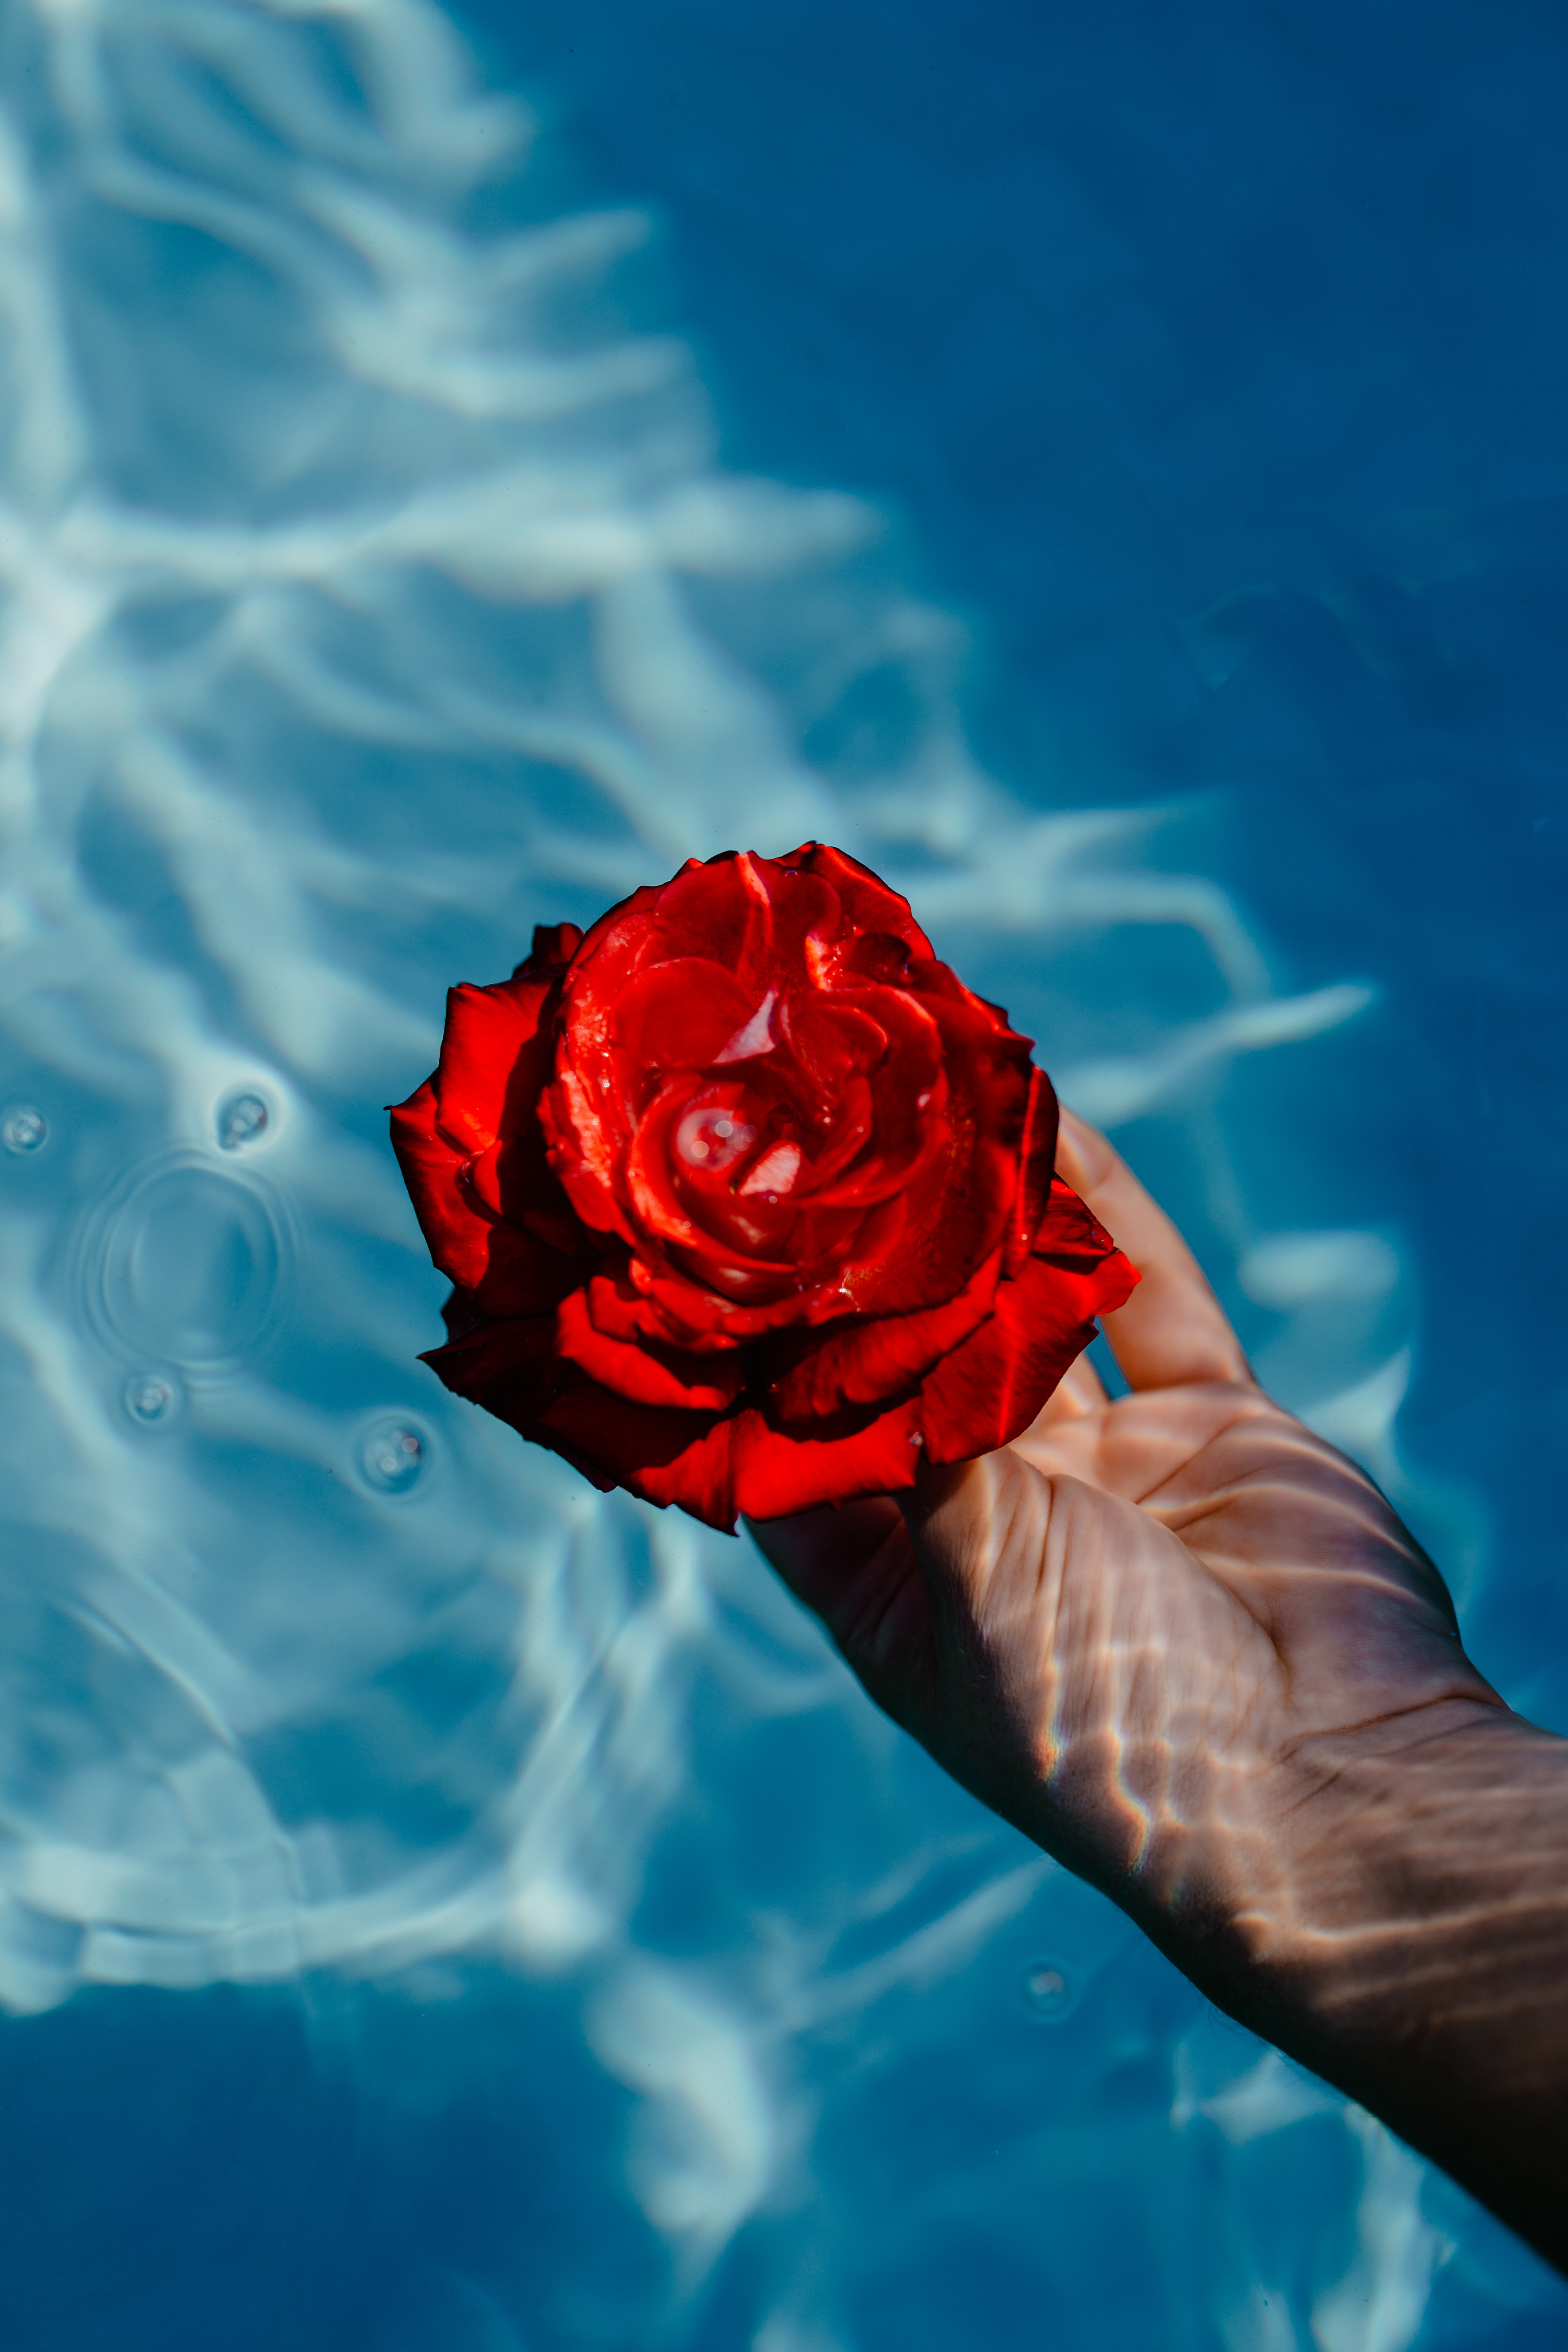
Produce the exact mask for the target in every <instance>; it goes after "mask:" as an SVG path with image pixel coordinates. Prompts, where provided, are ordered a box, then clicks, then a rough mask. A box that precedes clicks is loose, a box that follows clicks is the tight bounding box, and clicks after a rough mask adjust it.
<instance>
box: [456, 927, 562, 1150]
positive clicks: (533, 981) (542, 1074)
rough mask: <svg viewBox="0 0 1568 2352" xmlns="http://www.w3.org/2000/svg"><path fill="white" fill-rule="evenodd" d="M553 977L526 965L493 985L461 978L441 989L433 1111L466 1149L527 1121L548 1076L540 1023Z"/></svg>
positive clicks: (546, 1014) (484, 1146)
mask: <svg viewBox="0 0 1568 2352" xmlns="http://www.w3.org/2000/svg"><path fill="white" fill-rule="evenodd" d="M558 986H559V982H558V980H557V979H556V978H555V977H554V976H552V975H550V974H541V973H536V972H530V971H529V970H528V967H527V966H526V965H525V966H524V967H523V971H522V977H521V978H520V979H517V980H503V981H502V982H500V984H499V986H497V987H495V988H473V987H470V986H468V984H467V983H465V984H464V985H463V986H462V987H461V988H453V989H449V990H448V991H447V1027H446V1034H444V1036H443V1037H442V1039H441V1059H440V1062H439V1064H438V1065H437V1070H436V1076H435V1080H434V1084H435V1087H436V1116H437V1121H438V1123H439V1125H440V1128H441V1131H442V1133H443V1134H444V1135H447V1136H449V1137H450V1139H451V1140H452V1141H453V1143H455V1144H456V1145H457V1147H458V1150H460V1151H462V1152H463V1153H464V1154H465V1155H466V1156H470V1155H472V1154H473V1153H475V1152H479V1151H488V1150H489V1147H490V1145H491V1144H492V1143H493V1142H494V1141H495V1139H496V1138H497V1136H498V1135H500V1134H501V1133H503V1132H505V1131H510V1132H513V1133H515V1132H516V1131H517V1130H518V1129H521V1127H523V1126H524V1125H525V1124H527V1123H528V1122H530V1121H531V1118H532V1116H533V1106H534V1104H535V1102H536V1101H537V1100H538V1098H539V1094H540V1090H541V1089H542V1087H543V1085H544V1083H545V1081H546V1079H547V1078H548V1077H549V1076H550V1043H549V1038H548V1035H541V1034H540V1033H541V1026H542V1022H544V1021H546V1020H547V1019H548V1018H550V1017H551V1016H552V1015H553V1013H554V1008H555V1000H556V992H557V989H558Z"/></svg>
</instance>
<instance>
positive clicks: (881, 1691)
mask: <svg viewBox="0 0 1568 2352" xmlns="http://www.w3.org/2000/svg"><path fill="white" fill-rule="evenodd" d="M1058 1170H1059V1171H1060V1173H1061V1174H1062V1175H1063V1176H1064V1177H1065V1178H1066V1179H1067V1181H1068V1183H1070V1184H1072V1185H1073V1186H1074V1188H1075V1189H1076V1190H1077V1191H1078V1192H1080V1193H1081V1194H1082V1195H1083V1197H1084V1199H1085V1200H1086V1201H1087V1202H1089V1206H1090V1207H1091V1208H1092V1209H1093V1211H1094V1213H1095V1214H1096V1215H1097V1216H1098V1217H1099V1218H1100V1220H1101V1222H1102V1223H1104V1224H1105V1225H1107V1226H1108V1227H1109V1229H1110V1232H1111V1233H1113V1234H1115V1236H1116V1238H1117V1240H1118V1242H1119V1243H1120V1244H1121V1246H1122V1248H1123V1249H1124V1250H1125V1251H1126V1252H1127V1254H1128V1255H1129V1256H1130V1257H1131V1259H1132V1261H1133V1263H1134V1264H1135V1265H1138V1266H1139V1267H1140V1268H1141V1269H1142V1276H1143V1279H1142V1283H1141V1285H1140V1286H1139V1287H1138V1289H1137V1290H1136V1291H1135V1292H1134V1293H1133V1296H1132V1298H1131V1301H1130V1303H1129V1304H1128V1305H1127V1306H1126V1307H1122V1308H1121V1310H1120V1312H1119V1313H1117V1314H1114V1315H1110V1316H1107V1317H1106V1318H1105V1329H1106V1331H1107V1334H1108V1335H1109V1337H1110V1342H1111V1345H1112V1347H1113V1349H1114V1350H1115V1353H1116V1358H1117V1361H1118V1363H1119V1364H1120V1365H1121V1370H1122V1372H1123V1373H1124V1375H1125V1377H1126V1379H1127V1381H1129V1383H1130V1386H1131V1393H1130V1394H1129V1395H1127V1396H1125V1397H1122V1398H1119V1399H1117V1400H1115V1401H1112V1400H1111V1399H1110V1398H1109V1397H1108V1396H1107V1394H1106V1392H1105V1390H1104V1388H1103V1386H1102V1385H1101V1383H1100V1379H1099V1377H1098V1375H1097V1374H1096V1372H1095V1371H1094V1370H1093V1368H1092V1366H1091V1365H1089V1362H1088V1361H1087V1360H1080V1361H1079V1363H1078V1364H1077V1365H1076V1366H1075V1367H1074V1369H1073V1370H1072V1372H1071V1373H1070V1374H1069V1375H1068V1379H1067V1380H1066V1381H1063V1383H1062V1385H1061V1387H1060V1388H1059V1389H1058V1391H1057V1393H1056V1394H1055V1396H1053V1397H1052V1399H1051V1400H1050V1402H1049V1403H1048V1404H1047V1407H1046V1409H1045V1411H1044V1412H1042V1414H1041V1415H1040V1417H1039V1419H1038V1421H1037V1422H1036V1423H1035V1424H1034V1426H1033V1428H1031V1429H1030V1430H1029V1431H1028V1432H1027V1433H1026V1434H1025V1435H1024V1436H1023V1437H1021V1438H1019V1439H1018V1440H1017V1441H1016V1443H1015V1444H1012V1445H1010V1446H1007V1447H1005V1448H1004V1449H1003V1450H1002V1451H1001V1452H999V1453H996V1454H987V1455H985V1456H984V1457H983V1458H982V1459H980V1460H978V1461H974V1462H968V1463H963V1464H961V1465H957V1466H956V1467H954V1468H951V1469H942V1470H931V1469H930V1468H928V1469H926V1470H925V1471H924V1472H923V1474H922V1475H921V1481H920V1483H919V1485H918V1486H916V1488H915V1489H914V1491H913V1493H912V1494H908V1495H905V1496H900V1498H899V1499H898V1500H897V1501H895V1500H893V1499H891V1498H885V1497H884V1498H874V1499H871V1500H868V1501H865V1502H861V1503H857V1504H853V1505H849V1506H847V1507H844V1508H842V1509H839V1510H837V1511H835V1510H831V1509H828V1510H820V1511H813V1512H807V1513H805V1514H803V1515H802V1516H800V1517H795V1518H790V1519H773V1520H769V1521H767V1522H765V1523H763V1524H759V1525H756V1526H755V1527H754V1528H753V1529H752V1532H753V1534H754V1535H755V1537H756V1538H757V1541H758V1542H759V1544H760V1545H761V1547H762V1549H763V1552H764V1553H765V1554H766V1555H767V1557H768V1559H770V1560H771V1561H772V1562H773V1566H774V1567H775V1568H776V1569H777V1570H778V1571H779V1573H780V1574H781V1575H782V1576H783V1577H784V1580H785V1581H786V1582H787V1583H788V1584H789V1586H790V1587H791V1589H792V1590H793V1591H795V1594H796V1595H797V1596H798V1597H799V1599H800V1600H802V1601H804V1602H805V1604H806V1606H807V1607H808V1608H810V1609H812V1610H813V1611H815V1612H816V1614H817V1615H818V1616H819V1617H820V1618H821V1620H822V1621H823V1622H824V1624H825V1625H826V1629H827V1631H828V1633H829V1634H830V1635H831V1636H832V1638H833V1640H834V1642H835V1643H837V1647H838V1648H839V1650H840V1651H841V1652H842V1653H843V1655H844V1656H845V1658H846V1659H847V1662H848V1664H849V1665H850V1666H851V1668H852V1669H853V1670H854V1672H855V1674H856V1675H858V1677H859V1679H860V1681H861V1683H862V1684H863V1685H865V1688H866V1689H867V1691H868V1693H869V1695H870V1696H871V1697H872V1698H873V1699H874V1700H875V1701H876V1702H877V1704H878V1705H879V1706H880V1707H882V1708H883V1709H885V1711H886V1712H887V1713H888V1714H889V1716H891V1717H892V1718H893V1720H894V1721H895V1722H896V1723H898V1724H900V1725H901V1726H902V1727H903V1728H904V1729H905V1730H907V1731H909V1732H910V1733H911V1734H912V1735H913V1737H914V1738H917V1739H918V1740H920V1741H921V1745H922V1746H923V1747H925V1748H928V1749H929V1750H930V1752H931V1755H932V1756H933V1757H934V1758H935V1759H936V1760H937V1761H938V1762H939V1763H940V1764H942V1766H943V1767H944V1768H945V1769H947V1770H948V1771H949V1772H951V1773H952V1776H953V1777H954V1779H955V1780H959V1781H961V1782H962V1783H963V1785H964V1787H966V1788H968V1789H970V1790H973V1793H974V1794H975V1795H976V1796H977V1797H979V1798H981V1799H982V1800H983V1801H984V1803H986V1804H987V1805H989V1806H991V1807H992V1808H993V1809H994V1811H997V1812H998V1813H1000V1814H1002V1815H1003V1816H1004V1817H1005V1819H1007V1820H1008V1821H1010V1822H1014V1823H1015V1824H1016V1826H1017V1827H1018V1828H1019V1829H1021V1830H1022V1831H1023V1832H1025V1834H1026V1835H1027V1836H1028V1837H1030V1838H1033V1839H1034V1840H1035V1841H1036V1842H1037V1843H1038V1844H1039V1845H1041V1846H1042V1847H1044V1849H1045V1850H1046V1852H1047V1853H1050V1854H1053V1855H1055V1856H1056V1857H1057V1858H1058V1860H1059V1861H1061V1862H1063V1863H1065V1864H1067V1865H1068V1867H1069V1868H1070V1869H1072V1870H1075V1871H1077V1872H1078V1873H1079V1874H1080V1875H1081V1876H1083V1877H1085V1878H1087V1879H1089V1880H1090V1881H1091V1882H1092V1883H1093V1884H1094V1885H1097V1886H1100V1887H1101V1888H1102V1889H1103V1890H1104V1891H1105V1893H1106V1894H1108V1895H1110V1897H1111V1898H1112V1900H1113V1901H1115V1902H1117V1903H1119V1904H1120V1905H1121V1906H1122V1908H1123V1909H1124V1910H1126V1911H1127V1912H1128V1913H1129V1914H1130V1915H1131V1917H1132V1918H1134V1919H1135V1920H1136V1921H1137V1922H1138V1924H1139V1926H1140V1927H1142V1928H1143V1929H1144V1930H1145V1931H1146V1933H1147V1934H1149V1935H1150V1936H1151V1937H1152V1938H1153V1940H1154V1941H1155V1942H1156V1943H1157V1944H1158V1945H1159V1946H1160V1947H1161V1948H1162V1949H1163V1951H1164V1952H1165V1953H1166V1954H1167V1955H1168V1956H1169V1957H1170V1958H1171V1959H1173V1961H1174V1962H1175V1964H1176V1966H1177V1967H1178V1968H1180V1969H1183V1970H1184V1973H1185V1974H1186V1975H1187V1976H1189V1977H1190V1978H1191V1979H1193V1981H1194V1983H1195V1984H1196V1985H1198V1986H1199V1987H1200V1988H1201V1990H1203V1991H1204V1992H1205V1994H1206V1995H1207V1996H1208V1998H1209V1999H1210V2000H1214V2001H1215V2002H1216V2003H1217V2004H1218V2005H1219V2006H1220V2007H1221V2008H1223V2009H1225V2010H1226V2011H1228V2012H1229V2013H1230V2014H1231V2015H1232V2016H1234V2017H1236V2018H1238V2019H1239V2020H1241V2021H1242V2022H1244V2023H1245V2024H1247V2025H1248V2026H1250V2027H1252V2028H1253V2029H1254V2030H1255V2031H1256V2032H1259V2033H1261V2034H1264V2035H1266V2036H1267V2037H1268V2039H1269V2040H1271V2041H1273V2042H1276V2043H1277V2044H1278V2046H1279V2048H1281V2049H1282V2050H1284V2051H1286V2052H1287V2053H1289V2055H1290V2056H1292V2057H1294V2058H1296V2059H1298V2060H1299V2061H1300V2062H1301V2063H1304V2064H1306V2065H1308V2066H1310V2067H1311V2068H1313V2069H1314V2070H1315V2071H1316V2072H1317V2073H1318V2074H1321V2075H1322V2076H1323V2077H1324V2078H1325V2079H1327V2080H1328V2081H1330V2082H1331V2083H1333V2084H1336V2085H1337V2086H1338V2087H1339V2088H1340V2089H1342V2091H1345V2092H1347V2093H1348V2094H1349V2095H1351V2096H1352V2097H1353V2098H1355V2099H1357V2100H1359V2101H1360V2102H1361V2103H1362V2104H1363V2105H1364V2106H1366V2107H1368V2108H1370V2109H1371V2110H1372V2112H1373V2113H1374V2114H1375V2115H1378V2116H1381V2117H1382V2118H1383V2119H1384V2121H1385V2122H1386V2123H1388V2124H1389V2125H1390V2126H1392V2127H1393V2128H1394V2130H1395V2131H1397V2132H1398V2133H1400V2134H1401V2135H1402V2136H1403V2137H1405V2139H1406V2140H1408V2141H1409V2142H1410V2143H1411V2145H1412V2146H1414V2147H1417V2148H1419V2149H1421V2150H1422V2151H1423V2153H1425V2154H1426V2155H1427V2156H1429V2157H1431V2158H1433V2159H1434V2160H1435V2161H1436V2162H1437V2163H1438V2164H1440V2165H1442V2166H1443V2167H1444V2168H1445V2169H1446V2170H1447V2171H1448V2172H1449V2173H1450V2174H1451V2175H1452V2176H1453V2177H1454V2178H1455V2179H1458V2180H1459V2181H1460V2182H1462V2183H1463V2184H1464V2186H1465V2187H1467V2188H1468V2189H1470V2190H1471V2192H1472V2193H1473V2194H1474V2195H1475V2196H1477V2197H1478V2198H1479V2199H1480V2200H1481V2201H1482V2202H1483V2203H1485V2204H1486V2205H1488V2206H1489V2207H1490V2208H1491V2210H1493V2211H1494V2212H1495V2213H1497V2214H1498V2215H1499V2216H1500V2218H1501V2219H1502V2220H1503V2221H1507V2222H1509V2223H1510V2225H1511V2226H1512V2227H1513V2228H1514V2229H1516V2230H1517V2231H1519V2232H1520V2233H1521V2235H1522V2236H1523V2237H1525V2238H1526V2239H1528V2240H1529V2241H1530V2242H1531V2243H1532V2244H1533V2245H1534V2246H1535V2247H1536V2248H1537V2250H1538V2251H1539V2252H1541V2253H1542V2254H1543V2255H1545V2256H1546V2258H1547V2259H1548V2260H1549V2261H1550V2262H1552V2263H1555V2264H1556V2265H1557V2267H1558V2268H1559V2269H1563V2270H1568V2215H1565V2210H1564V2209H1565V2207H1568V2200H1564V2198H1563V2193H1562V2189H1563V2183H1564V2182H1565V2181H1568V1742H1564V1741H1562V1740H1559V1739H1556V1738H1552V1736H1551V1735H1550V1734H1548V1733H1545V1732H1542V1731H1540V1730H1538V1729H1536V1728H1535V1727H1533V1726H1531V1725H1530V1724H1528V1723H1526V1722H1524V1721H1523V1720H1522V1718H1521V1717H1518V1716H1516V1715H1514V1714H1513V1713H1511V1711H1510V1709H1509V1708H1508V1707H1507V1706H1505V1705H1504V1703H1503V1701H1502V1700H1501V1699H1500V1696H1498V1694H1497V1692H1496V1691H1495V1690H1493V1688H1492V1687H1491V1685H1489V1683H1488V1682H1487V1681H1486V1679H1485V1678H1484V1676H1483V1675H1481V1674H1479V1672H1478V1670H1477V1669H1476V1667H1475V1666H1474V1665H1473V1664H1471V1663H1470V1661H1469V1659H1468V1657H1467V1656H1466V1654H1465V1651H1464V1648H1463V1645H1462V1643H1461V1641H1460V1638H1459V1630H1458V1622H1457V1620H1456V1618H1455V1614H1454V1610H1453V1604H1452V1602H1451V1601H1450V1600H1449V1597H1448V1594H1447V1590H1446V1588H1445V1586H1444V1583H1443V1580H1442V1578H1441V1577H1440V1576H1439V1574H1438V1572H1437V1570H1436V1568H1435V1567H1434V1566H1433V1564H1432V1562H1431V1560H1430V1559H1427V1557H1426V1553H1425V1552H1424V1551H1423V1550H1422V1549H1421V1547H1420V1545H1419V1544H1417V1543H1416V1541H1415V1538H1414V1537H1413V1536H1412V1535H1411V1534H1410V1533H1409V1531H1408V1530H1407V1529H1406V1528H1405V1527H1403V1526H1402V1525H1401V1523H1400V1521H1399V1520H1398V1518H1397V1517H1395V1516H1394V1512H1393V1511H1392V1509H1391V1508H1390V1507H1389V1505H1388V1503H1387V1502H1386V1501H1385V1499H1384V1496H1382V1495H1381V1494H1380V1493H1379V1492H1378V1490H1377V1489H1376V1487H1375V1486H1373V1484H1372V1483H1371V1481H1370V1480H1369V1479H1368V1478H1367V1477H1366V1476H1365V1475H1363V1473H1362V1472H1361V1471H1360V1470H1358V1469H1357V1468H1356V1467H1355V1465H1353V1464H1352V1463H1351V1462H1349V1461H1347V1460H1346V1459H1345V1457H1344V1456H1343V1455H1342V1454H1338V1453H1336V1452H1335V1451H1334V1449H1333V1448H1332V1446H1331V1445H1328V1444H1324V1442H1323V1441H1322V1440H1321V1439H1320V1438H1318V1437H1315V1436H1313V1435H1312V1433H1310V1431H1309V1430H1307V1429H1306V1428H1304V1427H1303V1426H1302V1424H1301V1423H1300V1422H1299V1421H1297V1420H1295V1419H1294V1418H1293V1417H1292V1415H1290V1414H1289V1413H1288V1412H1284V1411H1283V1410H1282V1408H1281V1407H1280V1406H1279V1405H1277V1404H1275V1403H1274V1402H1272V1401H1271V1400H1270V1399H1269V1398H1268V1396H1266V1395H1265V1394H1264V1392H1263V1391H1262V1390H1261V1389H1260V1388H1259V1387H1258V1384H1257V1382H1256V1381H1255V1380H1254V1379H1253V1377H1252V1374H1251V1371H1250V1370H1249V1368H1248V1366H1247V1361H1246V1359H1245V1358H1244V1356H1243V1354H1242V1352H1241V1349H1240V1346H1239V1344H1238V1342H1237V1339H1236V1335H1235V1333H1234V1332H1233V1331H1232V1330H1231V1328H1230V1327H1229V1324H1228V1323H1227V1322H1226V1318H1225V1316H1224V1315H1223V1313H1222V1312H1221V1310H1220V1307H1219V1305H1218V1302H1217V1301H1216V1299H1215V1297H1214V1294H1213V1292H1212V1291H1211V1290H1210V1288H1209V1286H1208V1285H1207V1283H1206V1282H1205V1279H1204V1277H1203V1275H1202V1273H1201V1272H1200V1271H1199V1268H1198V1265H1197V1264H1196V1261H1195V1260H1194V1257H1193V1255H1192V1254H1191V1252H1190V1251H1189V1250H1188V1248H1187V1246H1186V1244H1185V1243H1184V1241H1183V1240H1182V1238H1181V1235H1180V1234H1178V1233H1177V1231H1176V1229H1175V1227H1174V1226H1173V1224H1172V1223H1171V1222H1170V1220H1169V1219H1168V1218H1167V1217H1166V1216H1165V1215H1164V1214H1163V1212H1162V1211H1161V1210H1160V1209H1159V1208H1158V1207H1157V1206H1156V1204H1155V1203H1154V1202H1153V1201H1152V1200H1151V1199H1150V1197H1149V1195H1148V1193H1147V1192H1144V1190H1143V1188H1142V1186H1141V1185H1140V1184H1139V1183H1138V1181H1137V1180H1136V1178H1135V1177H1134V1176H1133V1175H1132V1174H1131V1171H1130V1170H1129V1169H1128V1168H1127V1167H1126V1166H1125V1165H1124V1164H1123V1162H1122V1161H1121V1160H1120V1159H1118V1157H1117V1155H1116V1154H1115V1152H1114V1151H1113V1150H1111V1148H1110V1145H1109V1144H1108V1143H1107V1142H1106V1141H1105V1139H1103V1137H1101V1136H1099V1135H1097V1134H1096V1133H1095V1132H1094V1131H1093V1129H1089V1128H1088V1127H1086V1126H1084V1125H1083V1123H1082V1122H1081V1121H1079V1120H1077V1119H1074V1118H1072V1117H1071V1116H1070V1114H1064V1118H1063V1126H1062V1140H1061V1145H1060V1148H1059V1151H1058Z"/></svg>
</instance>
